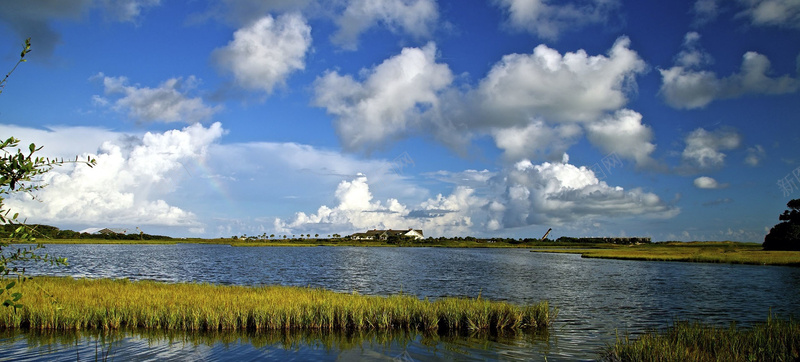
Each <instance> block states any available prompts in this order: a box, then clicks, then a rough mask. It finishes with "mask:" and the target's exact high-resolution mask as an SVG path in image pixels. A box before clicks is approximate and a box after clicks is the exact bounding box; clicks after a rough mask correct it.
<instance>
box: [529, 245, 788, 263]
mask: <svg viewBox="0 0 800 362" xmlns="http://www.w3.org/2000/svg"><path fill="white" fill-rule="evenodd" d="M531 251H534V252H550V253H554V252H555V253H573V254H580V255H581V256H582V257H584V258H603V259H623V260H642V261H681V262H699V263H726V264H751V265H788V266H800V251H785V250H764V249H763V247H762V246H761V244H756V243H739V242H732V241H722V242H715V241H702V242H680V241H674V242H663V243H652V244H642V245H627V246H622V245H610V244H604V245H597V246H596V247H592V248H574V247H573V248H539V249H536V250H531Z"/></svg>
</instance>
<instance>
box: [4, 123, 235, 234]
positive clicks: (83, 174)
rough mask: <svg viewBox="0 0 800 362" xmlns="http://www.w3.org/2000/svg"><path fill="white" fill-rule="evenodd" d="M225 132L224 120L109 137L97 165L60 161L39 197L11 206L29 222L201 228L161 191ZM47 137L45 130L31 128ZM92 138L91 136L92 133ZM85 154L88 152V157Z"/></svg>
mask: <svg viewBox="0 0 800 362" xmlns="http://www.w3.org/2000/svg"><path fill="white" fill-rule="evenodd" d="M222 133H223V130H222V126H221V125H220V124H219V123H214V124H213V125H211V126H209V127H208V128H205V127H203V126H201V125H200V124H195V125H192V126H188V127H186V128H184V129H182V130H172V131H167V132H164V133H160V134H154V133H149V132H148V133H146V134H145V135H144V136H143V137H141V138H136V139H131V138H128V139H118V140H116V141H107V142H104V143H103V144H102V145H101V146H100V148H99V150H98V152H97V153H96V154H92V157H94V158H95V159H96V160H97V165H96V166H95V167H93V168H89V167H88V166H86V165H83V164H78V165H74V167H70V166H69V165H67V166H64V167H57V168H55V169H53V170H52V171H50V172H48V173H47V174H45V175H44V177H43V179H42V182H43V183H45V184H47V187H46V188H44V189H43V190H40V191H39V192H37V194H36V197H37V198H38V201H37V200H31V199H30V198H29V197H25V196H23V197H16V198H14V199H9V200H6V201H7V203H8V205H9V207H10V208H12V209H13V210H15V211H16V212H20V214H21V215H23V216H24V217H26V218H28V219H29V221H30V222H35V223H49V224H64V223H69V224H78V225H130V226H139V225H161V226H190V227H195V228H197V227H198V226H199V225H200V223H199V222H198V220H197V218H196V216H195V214H193V213H192V212H190V211H186V210H183V209H181V208H179V207H177V206H172V205H170V204H168V203H167V202H166V201H165V200H164V199H163V198H162V197H164V196H166V195H168V194H169V193H171V192H173V191H174V190H175V188H176V187H177V185H178V180H180V179H181V178H182V177H183V176H184V167H185V166H184V164H185V163H187V162H191V161H195V162H196V161H198V160H201V159H203V158H204V157H205V155H206V152H207V149H208V147H209V145H211V144H212V143H213V142H215V141H216V140H217V139H219V137H221V135H222ZM31 135H32V136H33V137H32V139H31V141H34V139H37V136H38V135H41V136H44V137H43V140H45V141H46V140H47V139H48V137H50V135H49V134H48V133H47V132H46V131H42V132H41V133H38V134H37V132H31ZM88 138H89V139H91V137H88ZM85 156H86V154H84V155H83V157H85Z"/></svg>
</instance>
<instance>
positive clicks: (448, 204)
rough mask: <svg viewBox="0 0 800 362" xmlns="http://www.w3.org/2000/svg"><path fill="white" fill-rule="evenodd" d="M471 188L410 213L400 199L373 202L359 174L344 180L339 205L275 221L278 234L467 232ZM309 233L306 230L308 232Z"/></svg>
mask: <svg viewBox="0 0 800 362" xmlns="http://www.w3.org/2000/svg"><path fill="white" fill-rule="evenodd" d="M471 194H472V191H471V189H469V188H459V189H457V190H456V191H454V192H453V193H452V194H451V195H450V196H448V197H443V196H442V195H438V196H437V197H436V198H434V199H430V200H427V201H425V202H423V203H422V204H421V205H420V208H419V209H417V210H413V211H412V210H410V209H409V208H408V207H406V206H405V205H403V204H401V203H400V202H399V201H398V200H397V199H393V198H390V199H387V200H386V202H385V203H382V202H381V201H376V200H373V196H372V193H371V192H370V189H369V184H368V182H367V177H366V176H364V175H363V174H359V175H358V176H356V177H355V178H354V179H353V180H351V181H347V180H345V181H342V182H341V183H340V184H339V185H338V187H337V188H336V192H335V196H336V202H337V205H336V206H333V207H329V206H325V205H322V206H320V207H319V209H318V210H317V212H316V213H314V214H306V213H304V212H298V213H296V214H295V215H294V217H293V218H292V219H291V220H288V221H283V220H281V219H280V218H278V219H276V220H275V229H276V230H277V232H297V231H300V232H303V231H304V230H320V231H322V232H333V231H338V230H345V231H346V232H353V231H356V230H366V229H374V228H378V229H403V228H406V227H412V228H415V229H419V228H422V229H423V230H425V229H427V232H428V233H429V234H430V233H439V234H442V233H446V234H455V233H458V232H466V231H468V230H469V227H470V226H472V223H471V221H470V219H469V217H468V216H465V215H464V212H465V211H467V210H469V208H470V207H471V205H472V204H473V203H475V202H476V201H475V198H474V197H473V196H472V195H471ZM306 232H307V231H306Z"/></svg>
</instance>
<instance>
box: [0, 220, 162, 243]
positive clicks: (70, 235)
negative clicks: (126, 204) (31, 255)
mask: <svg viewBox="0 0 800 362" xmlns="http://www.w3.org/2000/svg"><path fill="white" fill-rule="evenodd" d="M16 227H17V226H16V225H12V224H6V225H2V226H0V238H3V239H5V238H9V237H11V236H12V233H14V230H15V228H16ZM27 227H28V228H29V230H31V232H32V234H33V237H35V238H37V239H39V240H38V241H40V242H41V241H42V239H101V240H165V239H172V238H171V237H169V236H163V235H150V234H145V233H139V234H137V233H130V234H120V233H108V234H89V233H81V232H77V231H72V230H61V229H59V228H57V227H55V226H49V225H39V224H32V225H31V224H29V225H27Z"/></svg>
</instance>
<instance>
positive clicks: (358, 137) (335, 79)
mask: <svg viewBox="0 0 800 362" xmlns="http://www.w3.org/2000/svg"><path fill="white" fill-rule="evenodd" d="M361 73H362V74H364V75H365V79H364V80H363V81H361V82H359V81H358V80H356V79H354V78H353V77H352V76H350V75H339V73H338V72H335V71H333V72H327V73H326V74H325V75H323V76H322V77H320V78H318V79H317V80H316V82H315V84H314V90H315V100H314V103H315V104H316V105H317V106H320V107H324V108H326V110H327V112H328V113H329V114H331V115H334V116H335V117H336V120H335V121H334V122H335V127H336V131H337V133H338V135H339V139H340V140H341V142H342V144H343V145H344V147H345V148H346V149H348V150H360V149H371V148H374V147H377V146H379V145H380V144H381V143H382V142H383V141H385V140H386V139H391V138H394V137H397V136H400V135H403V134H405V133H406V132H409V131H411V130H414V129H418V128H419V127H420V125H421V122H422V119H423V118H425V117H428V116H429V114H430V113H435V110H436V107H437V105H438V103H439V92H441V91H442V90H444V89H445V88H446V87H448V86H449V85H450V84H451V82H452V81H453V75H452V73H451V72H450V68H449V67H448V66H447V65H445V64H438V63H436V46H435V45H434V44H433V43H430V44H428V45H426V46H425V47H422V48H404V49H403V51H402V52H401V53H400V54H399V55H396V56H394V57H392V58H389V59H387V60H385V61H384V62H383V63H381V64H380V65H378V66H376V67H374V68H373V69H370V70H364V71H362V72H361Z"/></svg>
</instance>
